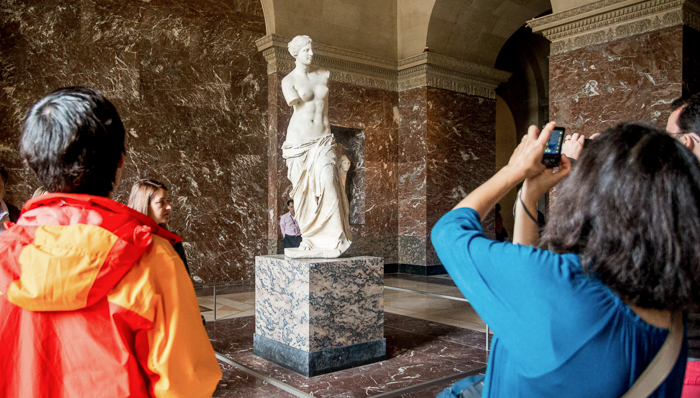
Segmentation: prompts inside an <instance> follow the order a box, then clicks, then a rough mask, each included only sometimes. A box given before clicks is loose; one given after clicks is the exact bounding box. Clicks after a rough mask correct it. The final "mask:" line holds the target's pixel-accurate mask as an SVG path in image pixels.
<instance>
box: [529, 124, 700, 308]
mask: <svg viewBox="0 0 700 398" xmlns="http://www.w3.org/2000/svg"><path fill="white" fill-rule="evenodd" d="M542 243H543V245H548V248H549V250H552V251H555V252H557V253H576V254H579V255H580V259H581V264H582V266H583V269H584V272H586V273H587V274H589V275H595V276H596V277H598V278H600V279H601V280H602V281H603V283H605V284H606V285H607V286H609V287H610V288H612V289H613V290H614V291H615V292H616V293H617V294H618V295H619V296H620V297H622V298H623V299H624V300H626V301H627V302H628V303H630V304H633V305H637V306H639V307H643V308H655V309H665V310H677V309H690V308H692V307H693V306H694V305H695V304H697V303H698V297H699V295H700V289H699V287H700V163H698V159H697V158H696V157H695V156H694V155H693V153H692V152H691V151H690V150H688V149H687V148H686V147H684V146H683V145H682V144H681V143H680V142H678V141H677V140H675V139H673V138H672V137H671V136H669V135H668V134H666V133H665V132H663V131H660V130H657V129H655V128H652V127H647V126H644V125H641V124H634V123H625V124H621V125H619V126H617V127H615V128H612V129H608V130H606V131H605V132H603V134H602V135H601V136H600V137H598V138H596V139H595V140H594V141H592V142H591V143H590V145H589V146H587V147H586V149H585V150H584V151H583V153H582V154H581V157H580V158H579V160H578V162H577V163H576V167H575V168H574V169H573V171H572V173H571V175H570V176H569V178H567V180H566V181H564V182H563V183H562V184H561V186H560V187H559V188H558V189H557V198H556V201H555V203H554V204H553V206H552V209H551V215H550V221H549V223H548V224H547V226H546V228H545V234H544V236H543V240H542Z"/></svg>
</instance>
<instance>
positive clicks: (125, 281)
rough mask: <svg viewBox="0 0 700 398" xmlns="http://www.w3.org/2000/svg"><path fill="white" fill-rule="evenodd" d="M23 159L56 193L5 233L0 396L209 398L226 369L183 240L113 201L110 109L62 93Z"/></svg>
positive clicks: (28, 126)
mask: <svg viewBox="0 0 700 398" xmlns="http://www.w3.org/2000/svg"><path fill="white" fill-rule="evenodd" d="M20 152H21V155H22V157H23V158H24V159H25V160H26V162H27V164H28V165H29V166H30V168H31V169H32V170H33V171H34V173H35V174H36V176H37V178H38V180H39V181H40V182H41V183H42V184H43V185H44V186H45V187H47V188H48V190H49V191H50V192H54V193H51V194H47V195H43V196H40V197H38V198H35V199H32V200H30V201H29V202H27V203H26V204H25V206H24V208H23V212H22V215H21V216H20V218H19V220H18V221H17V223H16V224H14V225H12V224H11V223H8V225H9V228H8V229H7V230H6V231H5V232H4V233H3V234H2V235H0V319H1V320H2V321H0V341H2V344H0V374H2V377H0V396H2V397H23V398H24V397H54V398H61V397H210V396H211V395H212V393H213V392H214V389H215V388H216V384H217V383H218V381H219V379H220V378H221V370H220V368H219V366H218V363H217V360H216V357H215V355H214V351H213V349H212V347H211V344H210V342H209V339H208V338H207V334H206V332H205V330H204V328H203V326H202V324H201V322H199V308H198V306H197V300H196V297H195V293H194V288H193V287H192V283H190V280H189V276H188V275H187V272H186V271H185V267H184V266H183V264H182V261H181V260H180V258H179V257H178V255H177V253H176V252H175V250H174V249H173V247H172V244H173V243H176V242H178V241H179V240H180V238H178V237H177V236H176V235H174V234H172V233H170V232H168V231H166V230H164V229H162V228H160V227H159V226H158V225H157V224H156V223H155V222H154V221H153V220H152V219H150V218H149V217H148V216H146V215H143V214H141V213H138V212H136V211H134V210H132V209H129V208H128V207H126V206H124V205H122V204H119V203H117V202H115V201H112V200H111V199H109V197H110V196H111V193H112V191H113V190H114V187H115V186H116V184H117V183H118V182H119V176H120V173H121V168H122V166H123V164H124V153H125V147H124V126H123V125H122V122H121V119H120V118H119V115H118V113H117V111H116V109H115V108H114V106H113V105H112V104H111V103H110V102H109V101H108V100H107V99H106V98H105V97H104V96H103V95H102V94H101V93H100V92H98V91H97V90H94V89H89V88H81V87H72V88H65V89H60V90H57V91H55V92H53V93H51V94H49V95H48V96H46V97H45V98H43V99H42V100H40V101H39V102H37V103H36V104H35V105H34V106H33V107H32V109H31V110H30V111H29V113H28V115H27V117H26V119H25V123H24V129H23V134H22V138H21V140H20Z"/></svg>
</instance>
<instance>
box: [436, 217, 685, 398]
mask: <svg viewBox="0 0 700 398" xmlns="http://www.w3.org/2000/svg"><path fill="white" fill-rule="evenodd" d="M432 242H433V245H434V246H435V250H436V251H437V253H438V256H439V257H440V260H441V261H442V264H443V265H444V266H445V269H447V272H449V274H450V276H451V277H452V280H453V281H454V282H455V283H456V284H457V286H458V287H459V289H460V290H461V292H462V294H464V297H465V298H467V299H468V300H469V302H470V304H471V305H472V306H473V307H474V309H475V310H476V312H477V313H478V314H479V315H480V316H481V318H482V319H483V320H484V322H486V323H487V324H488V325H489V327H490V328H491V329H492V330H493V333H494V336H493V340H492V343H491V355H490V357H489V362H488V368H487V371H486V379H485V388H484V392H483V397H509V398H511V397H533V398H535V397H536V398H541V397H586V398H589V397H596V398H605V397H620V396H622V395H623V394H624V393H625V392H626V391H627V390H628V389H629V388H630V387H631V386H632V384H633V383H634V381H635V380H636V379H637V378H638V377H639V376H640V375H641V373H642V372H643V371H644V369H645V368H646V366H647V365H648V364H649V362H651V360H652V359H653V358H654V355H656V353H657V351H658V350H659V348H661V346H662V344H663V343H664V341H665V339H666V336H667V335H668V330H667V329H660V328H657V327H655V326H652V325H650V324H648V323H646V322H644V321H643V320H642V319H641V318H639V317H638V316H637V315H636V314H635V313H634V312H633V311H632V310H631V309H630V308H629V306H628V305H627V304H625V303H624V302H623V301H622V300H621V299H620V298H619V297H618V296H617V295H616V294H615V293H614V292H613V291H612V290H611V289H610V288H608V287H607V286H605V285H604V284H603V283H602V282H601V281H600V280H599V279H597V278H595V277H590V276H587V275H584V274H583V272H582V270H581V263H580V261H579V257H578V255H575V254H563V255H561V254H557V253H554V252H551V251H548V250H541V249H536V248H533V247H530V246H523V245H514V244H511V243H508V242H497V241H493V240H490V239H488V238H486V237H485V236H484V232H483V229H482V227H481V222H480V220H479V215H478V213H477V212H476V211H474V210H472V209H468V208H463V209H457V210H453V211H450V212H449V213H447V214H446V215H445V216H443V217H442V218H441V219H440V221H438V223H437V224H436V225H435V227H434V228H433V231H432ZM686 357H687V344H686V343H684V344H683V348H682V350H681V354H680V356H679V358H678V361H677V362H676V365H675V367H674V369H673V370H672V372H671V374H670V376H669V377H668V378H667V380H666V381H665V382H664V383H663V384H662V385H661V386H660V387H659V388H658V389H657V391H656V393H655V394H654V395H652V397H656V398H669V397H680V394H681V390H682V387H683V376H684V373H685V364H686V362H685V361H686Z"/></svg>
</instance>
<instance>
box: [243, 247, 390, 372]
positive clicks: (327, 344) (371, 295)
mask: <svg viewBox="0 0 700 398" xmlns="http://www.w3.org/2000/svg"><path fill="white" fill-rule="evenodd" d="M254 342H255V344H254V352H255V355H257V356H260V357H262V358H264V359H267V360H268V361H271V362H274V363H276V364H278V365H280V366H284V367H285V368H288V369H291V370H293V371H295V372H297V373H300V374H302V375H304V376H306V377H313V376H317V375H321V374H324V373H329V372H334V371H337V370H343V369H348V368H352V367H355V366H361V365H365V364H368V363H372V362H378V361H382V360H384V359H385V357H386V340H385V339H384V262H383V260H382V259H381V258H379V257H353V258H340V259H291V258H287V257H285V256H282V255H274V256H259V257H256V258H255V336H254Z"/></svg>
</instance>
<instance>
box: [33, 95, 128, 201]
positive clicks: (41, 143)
mask: <svg viewBox="0 0 700 398" xmlns="http://www.w3.org/2000/svg"><path fill="white" fill-rule="evenodd" d="M124 151H125V147H124V125H123V124H122V120H121V118H120V117H119V114H118V113H117V110H116V108H115V107H114V105H112V103H111V102H109V101H108V100H107V99H106V98H105V97H104V96H103V95H102V93H100V92H99V91H97V90H95V89H92V88H87V87H68V88H62V89H59V90H56V91H54V92H52V93H51V94H49V95H47V96H46V97H44V98H42V99H41V100H40V101H39V102H37V103H36V104H34V106H33V107H32V109H31V110H30V111H29V113H28V114H27V117H26V119H25V121H24V131H23V133H22V138H21V140H20V153H21V155H22V157H23V158H24V159H25V160H26V162H27V164H28V165H29V167H30V168H31V169H32V170H33V171H34V173H35V174H36V176H37V178H38V179H39V181H40V182H41V183H42V184H43V185H44V186H45V187H46V188H47V189H48V190H49V191H51V192H70V193H86V194H91V195H98V196H107V195H108V194H109V192H110V191H112V188H113V184H114V181H115V178H116V172H117V166H118V164H119V159H120V157H121V155H122V153H124Z"/></svg>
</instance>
